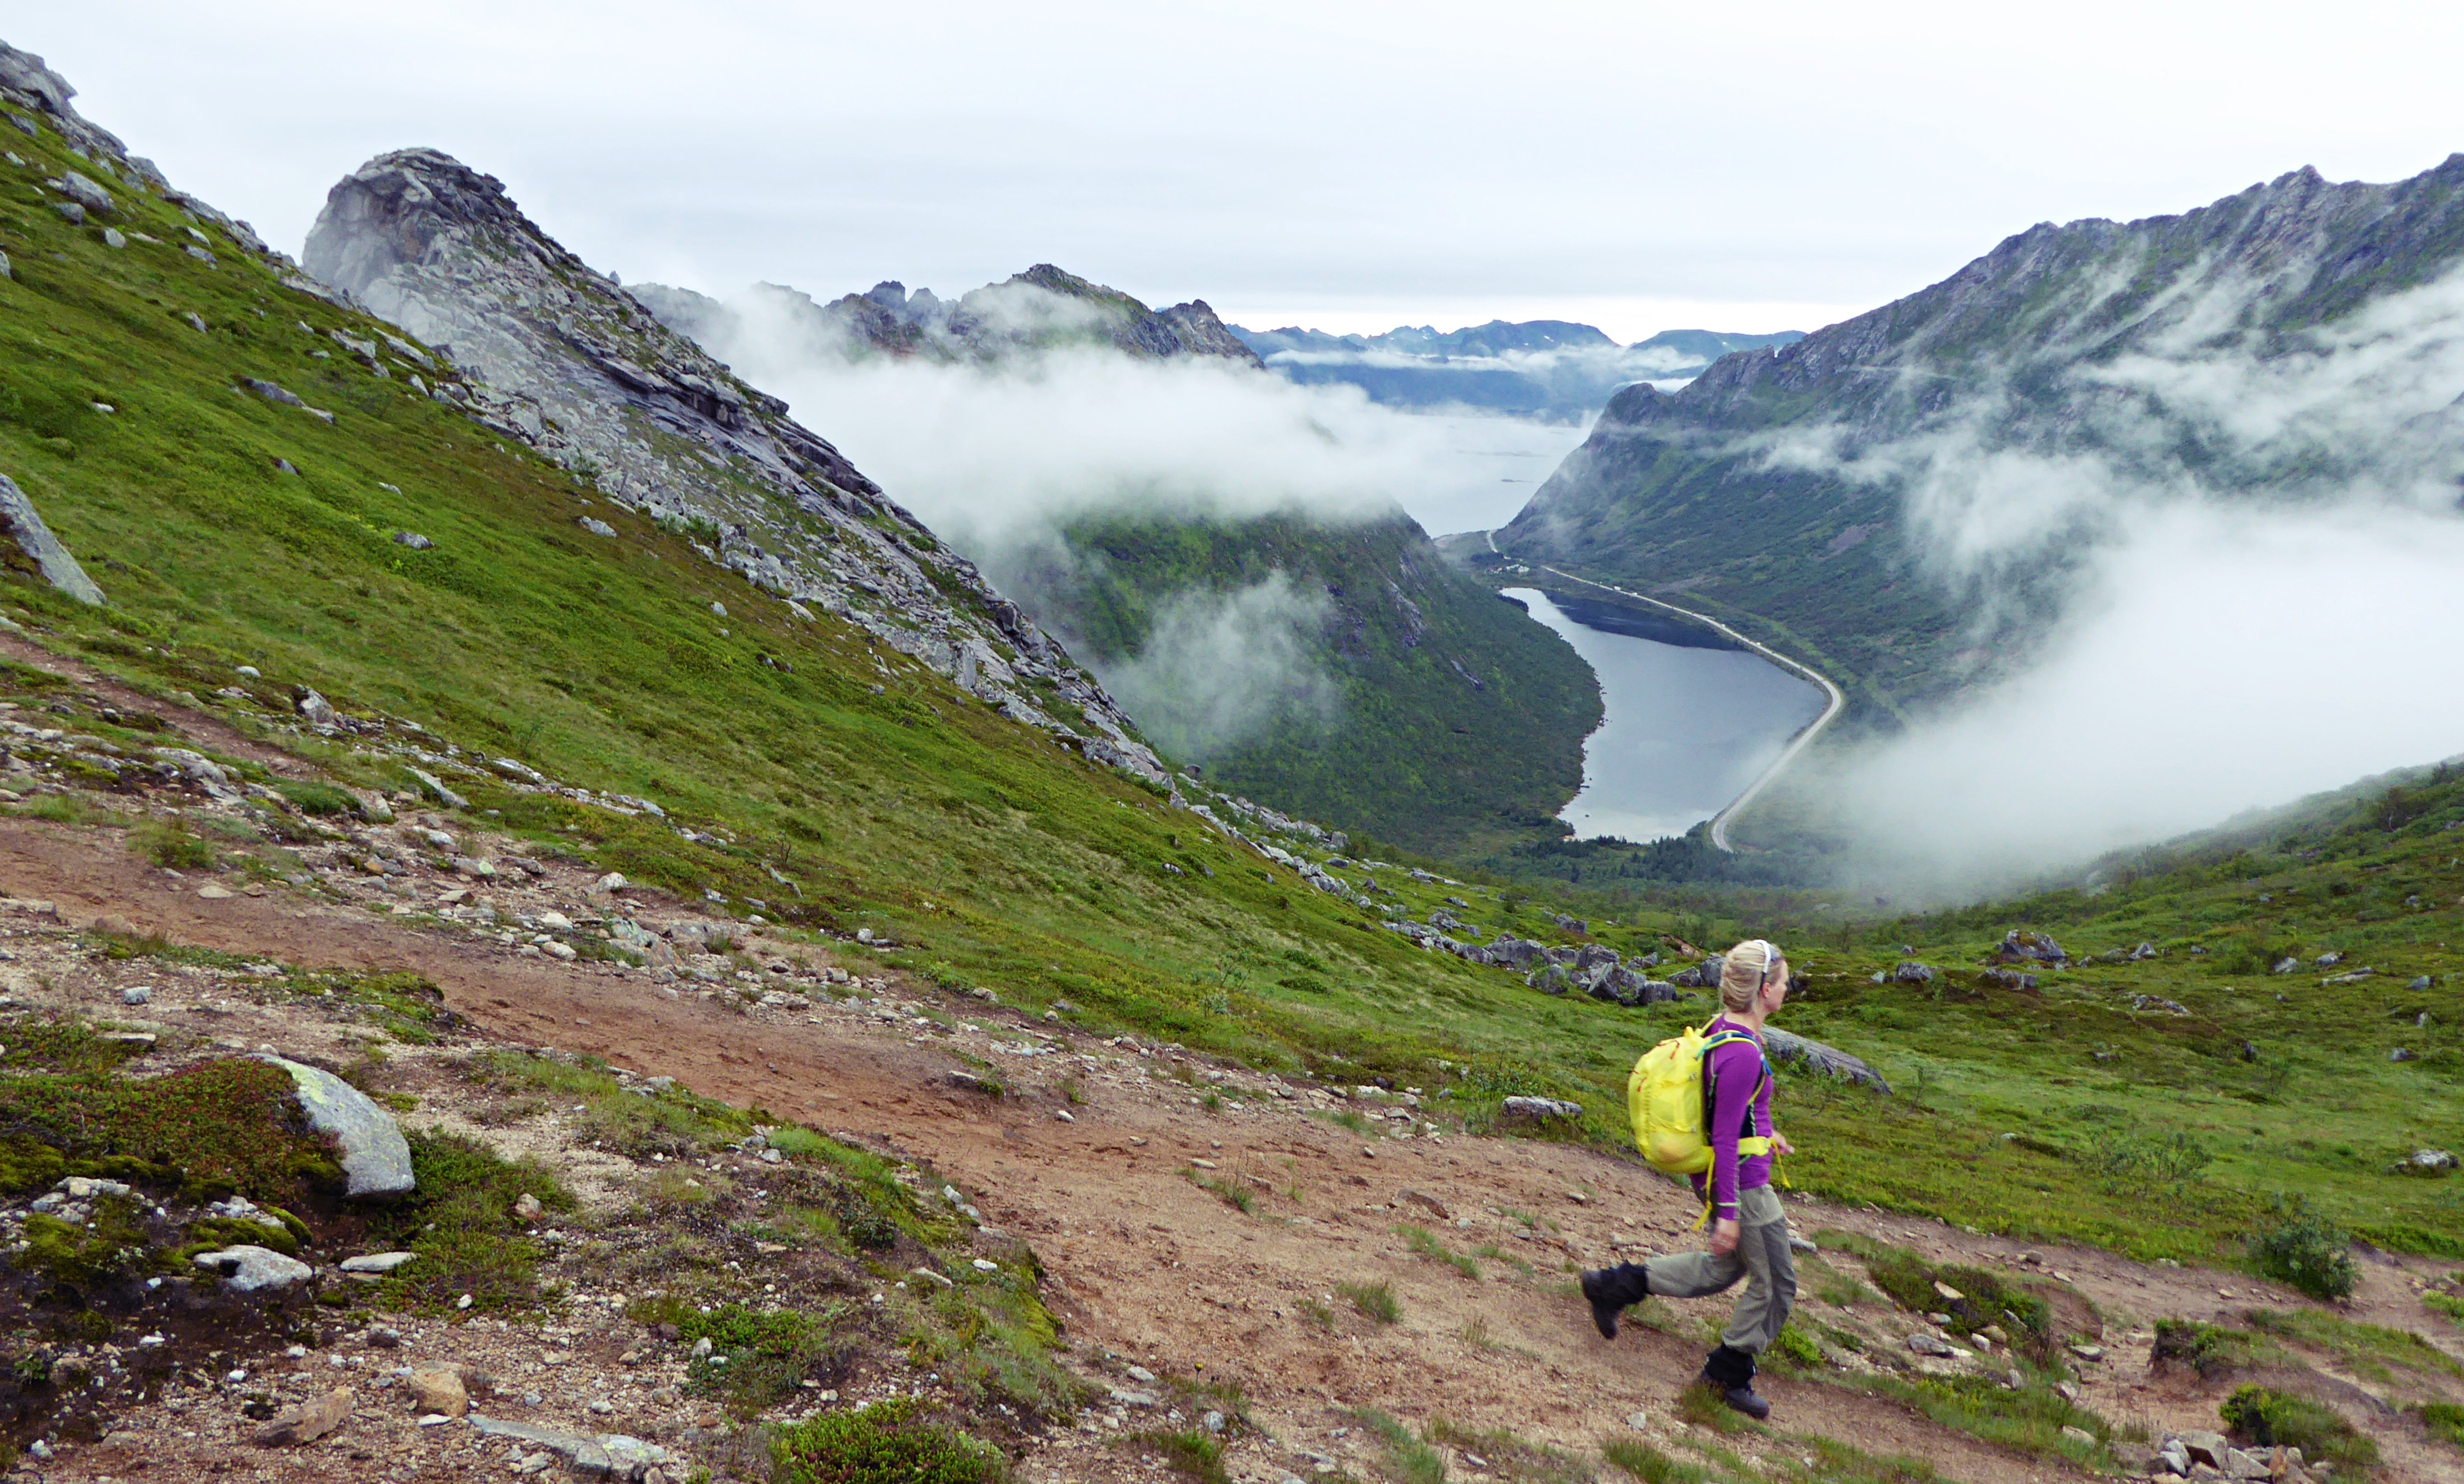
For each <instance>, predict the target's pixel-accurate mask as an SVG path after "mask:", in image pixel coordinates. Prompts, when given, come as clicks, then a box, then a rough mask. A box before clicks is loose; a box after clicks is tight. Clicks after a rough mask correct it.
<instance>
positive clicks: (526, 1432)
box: [471, 1415, 669, 1479]
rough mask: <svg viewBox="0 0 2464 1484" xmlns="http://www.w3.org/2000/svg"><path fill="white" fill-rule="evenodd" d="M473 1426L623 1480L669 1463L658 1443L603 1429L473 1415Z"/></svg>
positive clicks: (483, 1433)
mask: <svg viewBox="0 0 2464 1484" xmlns="http://www.w3.org/2000/svg"><path fill="white" fill-rule="evenodd" d="M471 1428H472V1430H473V1431H475V1432H477V1433H478V1434H479V1435H480V1436H481V1437H492V1438H507V1439H511V1440H512V1441H514V1442H516V1443H529V1444H532V1445H535V1446H537V1447H539V1448H542V1449H545V1450H546V1451H548V1452H549V1453H552V1454H554V1455H555V1456H556V1457H557V1458H558V1459H560V1460H561V1461H562V1462H563V1463H564V1465H565V1467H566V1468H568V1469H571V1470H572V1471H573V1472H574V1473H583V1474H599V1475H603V1476H613V1477H616V1478H620V1479H640V1478H644V1477H645V1476H646V1475H648V1474H649V1472H650V1471H651V1470H653V1469H656V1468H658V1467H660V1466H661V1465H664V1464H665V1463H667V1462H668V1458H669V1454H668V1451H667V1450H666V1449H664V1448H661V1447H659V1446H658V1445H657V1444H655V1443H645V1442H643V1441H642V1440H641V1439H640V1438H636V1437H627V1436H626V1435H625V1434H623V1433H621V1432H603V1433H601V1434H599V1435H598V1436H597V1437H583V1436H582V1435H580V1434H578V1433H572V1432H560V1431H557V1430H556V1429H553V1428H537V1427H533V1426H531V1425H530V1424H529V1423H525V1422H508V1421H503V1420H500V1419H498V1418H495V1417H482V1416H477V1415H473V1417H472V1418H471Z"/></svg>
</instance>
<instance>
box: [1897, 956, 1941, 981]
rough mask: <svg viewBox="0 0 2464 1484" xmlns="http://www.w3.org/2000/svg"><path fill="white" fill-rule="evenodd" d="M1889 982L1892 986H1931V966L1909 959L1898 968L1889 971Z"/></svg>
mask: <svg viewBox="0 0 2464 1484" xmlns="http://www.w3.org/2000/svg"><path fill="white" fill-rule="evenodd" d="M1891 982H1892V983H1894V984H1931V983H1933V966H1932V965H1930V964H1920V963H1918V962H1916V961H1915V960H1914V959H1910V960H1909V961H1908V962H1906V963H1904V964H1902V965H1901V966H1900V967H1899V968H1897V969H1894V970H1892V971H1891Z"/></svg>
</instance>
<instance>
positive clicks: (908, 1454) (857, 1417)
mask: <svg viewBox="0 0 2464 1484" xmlns="http://www.w3.org/2000/svg"><path fill="white" fill-rule="evenodd" d="M1007 1474H1008V1468H1007V1466H1006V1464H1004V1462H1003V1461H1002V1459H1001V1454H1000V1453H998V1452H996V1451H993V1450H992V1449H990V1448H988V1447H986V1446H985V1445H984V1444H982V1443H979V1442H977V1441H976V1440H975V1439H974V1438H971V1437H968V1436H966V1435H965V1434H963V1433H960V1432H956V1431H953V1430H952V1429H949V1428H946V1427H943V1426H940V1425H939V1424H937V1423H935V1422H933V1421H931V1420H930V1419H928V1418H927V1417H926V1416H925V1415H924V1414H923V1412H922V1409H921V1408H918V1407H917V1405H916V1404H915V1403H914V1402H913V1401H912V1400H908V1399H904V1398H902V1399H899V1400H895V1401H889V1402H881V1403H877V1404H875V1405H873V1406H871V1407H867V1408H859V1409H856V1410H853V1411H842V1412H830V1413H826V1414H825V1415H823V1416H819V1417H815V1418H813V1419H812V1420H810V1421H808V1422H802V1423H798V1424H797V1425H796V1426H794V1427H792V1428H786V1429H781V1431H780V1432H779V1433H778V1434H777V1435H776V1436H775V1437H774V1438H773V1439H772V1441H771V1444H770V1484H999V1481H1000V1480H1001V1479H1003V1478H1005V1477H1006V1476H1007Z"/></svg>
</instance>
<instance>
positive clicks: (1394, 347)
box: [1226, 319, 1805, 422]
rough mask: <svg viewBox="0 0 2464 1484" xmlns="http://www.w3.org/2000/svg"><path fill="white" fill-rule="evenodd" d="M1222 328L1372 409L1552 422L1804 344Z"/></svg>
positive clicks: (1294, 376)
mask: <svg viewBox="0 0 2464 1484" xmlns="http://www.w3.org/2000/svg"><path fill="white" fill-rule="evenodd" d="M1226 329H1227V330H1228V331H1229V333H1230V334H1231V335H1232V336H1233V337H1234V338H1237V339H1239V340H1240V341H1241V343H1243V345H1246V346H1247V347H1248V348H1249V349H1250V350H1252V351H1255V352H1256V353H1257V354H1258V355H1259V356H1260V357H1261V358H1263V359H1264V360H1265V365H1266V368H1267V369H1268V370H1270V371H1272V372H1274V373H1275V374H1276V375H1277V376H1280V377H1283V378H1284V379H1285V380H1287V381H1290V382H1300V383H1302V384H1304V385H1329V384H1340V385H1350V386H1357V387H1359V388H1360V389H1361V390H1362V391H1365V392H1367V393H1368V394H1369V398H1370V400H1371V401H1372V402H1375V403H1378V404H1382V405H1385V406H1390V407H1405V408H1410V409H1412V410H1415V411H1433V410H1436V409H1439V408H1442V407H1472V408H1477V409H1480V410H1482V411H1488V412H1507V413H1513V414H1516V415H1518V416H1523V417H1533V418H1544V419H1548V420H1550V421H1554V422H1580V421H1583V420H1585V419H1588V418H1589V417H1590V416H1591V415H1592V414H1593V413H1595V412H1597V411H1598V410H1599V409H1600V408H1601V407H1603V406H1605V405H1606V404H1607V403H1608V400H1609V398H1610V397H1612V396H1614V395H1616V393H1617V389H1618V388H1619V387H1622V386H1629V385H1632V384H1633V383H1635V382H1661V383H1665V384H1666V385H1667V386H1668V387H1670V388H1672V389H1673V388H1674V387H1675V386H1677V385H1680V384H1683V382H1686V381H1688V380H1690V379H1692V378H1694V377H1696V376H1700V375H1701V374H1702V373H1703V372H1704V371H1705V369H1706V368H1708V367H1709V366H1710V364H1711V362H1713V361H1715V360H1719V359H1720V358H1721V357H1723V356H1726V355H1728V354H1730V353H1732V352H1735V351H1741V350H1765V349H1769V348H1770V347H1771V346H1775V345H1787V344H1791V343H1793V342H1794V341H1797V340H1800V339H1803V338H1805V337H1804V335H1803V334H1802V333H1801V332H1799V331H1795V330H1786V331H1782V332H1781V333H1779V334H1777V335H1730V334H1727V333H1725V332H1722V331H1717V330H1663V331H1661V333H1660V334H1658V335H1655V336H1653V337H1651V338H1649V339H1647V340H1637V341H1636V342H1635V343H1634V344H1632V345H1619V344H1618V343H1617V341H1615V340H1613V339H1611V338H1609V337H1608V336H1607V334H1605V333H1604V332H1602V331H1600V330H1599V329H1597V328H1595V327H1594V326H1592V325H1587V324H1575V323H1573V322H1571V321H1568V320H1564V319H1529V320H1525V321H1523V322H1522V323H1520V324H1515V323H1509V322H1507V320H1503V319H1492V320H1490V321H1489V322H1488V323H1486V324H1484V325H1472V326H1469V327H1467V328H1464V329H1461V330H1453V331H1441V330H1439V329H1437V328H1436V327H1434V326H1431V325H1421V326H1419V327H1418V328H1415V327H1412V326H1409V325H1405V326H1402V327H1399V328H1397V329H1394V330H1389V331H1388V332H1386V333H1385V334H1384V335H1366V336H1364V335H1329V334H1327V333H1326V332H1325V331H1323V330H1303V329H1297V328H1289V329H1282V330H1248V329H1243V328H1242V327H1241V326H1239V325H1230V326H1227V327H1226Z"/></svg>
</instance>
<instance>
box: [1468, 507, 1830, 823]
mask: <svg viewBox="0 0 2464 1484" xmlns="http://www.w3.org/2000/svg"><path fill="white" fill-rule="evenodd" d="M1482 534H1483V535H1484V536H1485V538H1486V540H1487V541H1488V549H1489V550H1490V551H1492V552H1497V534H1496V533H1495V532H1493V531H1491V532H1484V533H1482ZM1498 555H1499V556H1501V557H1502V556H1504V555H1506V554H1505V553H1503V552H1498ZM1540 570H1541V571H1543V572H1546V573H1549V574H1551V576H1554V577H1561V578H1565V579H1566V580H1567V581H1569V582H1580V583H1582V584H1583V585H1584V586H1585V587H1596V588H1598V589H1599V590H1600V591H1602V592H1604V593H1615V594H1617V596H1618V597H1620V598H1631V599H1633V600H1635V601H1637V602H1646V603H1649V604H1651V605H1652V606H1653V607H1655V608H1665V609H1667V610H1668V611H1669V612H1671V613H1675V614H1681V615H1683V616H1684V617H1686V618H1689V619H1692V620H1693V621H1694V622H1697V623H1702V624H1705V625H1707V626H1709V627H1711V628H1713V629H1716V630H1718V631H1719V632H1721V633H1723V634H1726V635H1727V636H1728V637H1729V638H1730V639H1733V640H1735V641H1736V642H1737V643H1739V644H1743V645H1745V646H1746V647H1747V648H1749V649H1750V650H1752V651H1753V652H1754V653H1756V654H1758V655H1761V656H1762V657H1763V658H1764V659H1766V660H1769V661H1771V663H1772V664H1773V665H1776V666H1780V667H1781V668H1783V669H1786V670H1790V671H1793V672H1794V673H1796V674H1799V675H1802V676H1804V677H1805V678H1806V679H1808V680H1810V681H1812V682H1814V683H1815V685H1817V686H1820V687H1822V693H1823V695H1824V696H1825V697H1826V698H1827V699H1826V701H1825V703H1824V705H1823V708H1822V714H1821V715H1819V716H1816V717H1815V718H1814V720H1813V721H1812V722H1810V723H1808V724H1807V725H1806V727H1805V729H1804V730H1803V731H1799V732H1797V734H1796V735H1795V736H1793V737H1792V738H1790V739H1789V744H1788V746H1787V747H1786V748H1785V749H1783V750H1782V751H1781V753H1780V754H1779V756H1777V757H1775V758H1773V759H1771V766H1770V767H1768V768H1766V769H1764V770H1763V771H1762V774H1761V775H1760V776H1758V777H1756V778H1755V779H1754V781H1753V782H1752V783H1751V784H1749V785H1748V786H1747V789H1746V791H1745V792H1744V793H1742V794H1740V795H1738V796H1737V797H1735V798H1733V799H1731V800H1729V803H1728V807H1727V808H1726V809H1723V810H1721V811H1720V812H1719V813H1718V814H1715V815H1713V816H1712V817H1711V843H1712V844H1713V845H1714V846H1716V847H1718V848H1719V849H1721V850H1726V851H1729V852H1731V853H1733V852H1734V851H1735V850H1736V848H1737V847H1736V846H1734V845H1731V844H1729V843H1728V824H1729V821H1731V820H1733V819H1735V818H1736V817H1737V816H1738V815H1740V814H1742V813H1744V812H1745V808H1746V806H1747V805H1748V804H1750V803H1752V802H1753V801H1754V799H1755V797H1757V796H1758V795H1760V794H1761V793H1762V791H1763V790H1764V789H1765V788H1767V787H1769V786H1770V785H1771V779H1773V778H1776V777H1778V776H1779V774H1780V770H1781V769H1783V768H1785V767H1787V766H1788V765H1789V764H1790V763H1792V762H1793V761H1795V760H1796V754H1797V753H1802V752H1804V751H1805V750H1806V748H1807V747H1808V746H1810V745H1811V744H1812V743H1813V741H1814V739H1815V737H1817V736H1819V735H1821V734H1822V729H1823V728H1825V727H1828V726H1830V725H1831V722H1832V719H1833V718H1834V717H1837V715H1838V714H1839V713H1840V712H1841V711H1842V710H1844V709H1847V705H1848V697H1847V696H1846V695H1844V694H1843V693H1841V691H1840V689H1839V687H1837V686H1835V685H1833V684H1832V683H1831V679H1830V677H1829V676H1827V675H1825V674H1823V673H1822V672H1821V671H1820V670H1817V669H1815V668H1814V667H1813V666H1810V665H1805V664H1802V663H1800V662H1798V661H1795V660H1792V659H1790V658H1789V657H1788V656H1787V655H1784V654H1782V653H1780V652H1779V651H1778V650H1776V649H1773V648H1772V647H1771V645H1769V644H1762V643H1760V642H1759V641H1756V640H1752V639H1749V638H1747V637H1746V636H1745V635H1743V634H1740V633H1738V632H1737V631H1736V630H1735V629H1733V628H1730V627H1729V626H1728V625H1727V624H1726V623H1723V622H1720V621H1719V620H1717V619H1715V618H1712V617H1711V616H1710V615H1709V614H1706V613H1696V612H1695V611H1694V610H1693V609H1691V608H1680V607H1679V606H1677V605H1676V604H1675V603H1672V602H1662V601H1661V600H1659V599H1657V598H1646V597H1644V596H1643V595H1642V594H1640V593H1636V592H1629V591H1628V590H1626V589H1625V588H1622V587H1617V586H1614V585H1612V584H1610V583H1607V582H1595V581H1593V580H1592V579H1591V578H1578V577H1576V576H1574V575H1573V573H1571V572H1566V571H1563V570H1560V569H1559V568H1556V567H1551V566H1549V565H1547V564H1545V563H1544V564H1543V565H1542V566H1541V568H1540Z"/></svg>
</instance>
